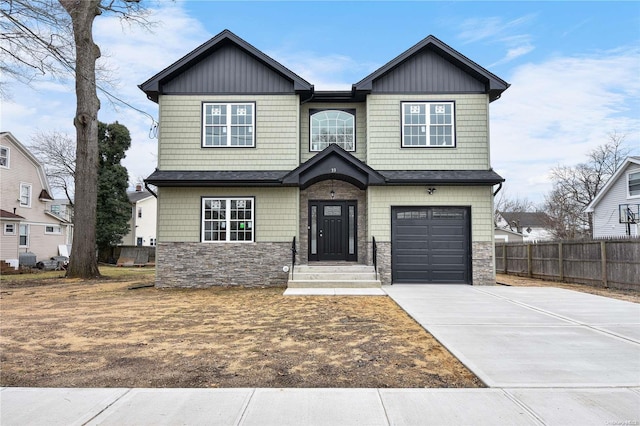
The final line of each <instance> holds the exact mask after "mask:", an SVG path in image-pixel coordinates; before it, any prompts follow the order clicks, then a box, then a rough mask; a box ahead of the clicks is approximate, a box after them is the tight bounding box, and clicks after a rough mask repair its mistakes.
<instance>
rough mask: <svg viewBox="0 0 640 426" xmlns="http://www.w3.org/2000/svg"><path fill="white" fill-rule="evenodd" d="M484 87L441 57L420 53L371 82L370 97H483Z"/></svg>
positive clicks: (425, 51) (427, 51)
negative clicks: (437, 95) (385, 94)
mask: <svg viewBox="0 0 640 426" xmlns="http://www.w3.org/2000/svg"><path fill="white" fill-rule="evenodd" d="M485 91H486V87H485V85H484V84H483V83H482V82H480V81H478V80H476V79H475V78H473V77H472V76H470V75H469V74H468V73H467V72H466V71H464V70H463V69H462V68H459V67H457V66H455V65H453V64H452V63H451V62H449V61H447V60H446V59H444V58H443V57H442V56H440V55H438V54H436V53H434V52H432V51H430V50H422V52H420V53H419V54H416V55H415V56H413V57H411V58H409V59H408V60H407V61H405V62H404V63H402V64H400V65H398V66H397V67H396V68H394V69H393V70H392V71H391V72H389V73H388V74H385V75H383V76H381V77H380V78H378V79H376V80H374V82H373V93H408V92H413V93H445V92H446V93H484V92H485Z"/></svg>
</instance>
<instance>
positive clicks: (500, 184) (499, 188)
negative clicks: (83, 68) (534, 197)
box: [145, 182, 502, 197]
mask: <svg viewBox="0 0 640 426" xmlns="http://www.w3.org/2000/svg"><path fill="white" fill-rule="evenodd" d="M145 185H146V184H145ZM501 189H502V182H500V183H499V184H498V189H496V192H494V193H493V196H494V197H495V196H496V195H497V194H498V192H500V190H501Z"/></svg>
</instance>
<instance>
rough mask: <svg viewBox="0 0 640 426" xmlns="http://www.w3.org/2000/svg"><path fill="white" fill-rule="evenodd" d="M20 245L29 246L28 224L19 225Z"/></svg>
mask: <svg viewBox="0 0 640 426" xmlns="http://www.w3.org/2000/svg"><path fill="white" fill-rule="evenodd" d="M18 245H19V246H20V247H29V225H20V242H19V244H18Z"/></svg>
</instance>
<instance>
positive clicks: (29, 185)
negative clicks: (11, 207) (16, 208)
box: [18, 182, 33, 208]
mask: <svg viewBox="0 0 640 426" xmlns="http://www.w3.org/2000/svg"><path fill="white" fill-rule="evenodd" d="M22 188H29V200H28V201H27V204H24V203H23V202H22ZM31 198H33V184H31V183H28V182H20V192H19V195H18V200H19V202H20V207H25V208H31Z"/></svg>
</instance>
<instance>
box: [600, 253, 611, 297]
mask: <svg viewBox="0 0 640 426" xmlns="http://www.w3.org/2000/svg"><path fill="white" fill-rule="evenodd" d="M600 259H601V264H602V285H604V287H605V288H609V281H608V280H607V243H606V242H605V241H600Z"/></svg>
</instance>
